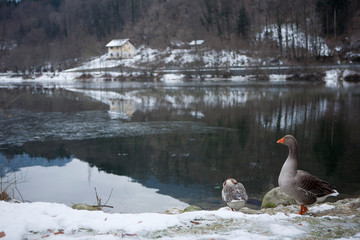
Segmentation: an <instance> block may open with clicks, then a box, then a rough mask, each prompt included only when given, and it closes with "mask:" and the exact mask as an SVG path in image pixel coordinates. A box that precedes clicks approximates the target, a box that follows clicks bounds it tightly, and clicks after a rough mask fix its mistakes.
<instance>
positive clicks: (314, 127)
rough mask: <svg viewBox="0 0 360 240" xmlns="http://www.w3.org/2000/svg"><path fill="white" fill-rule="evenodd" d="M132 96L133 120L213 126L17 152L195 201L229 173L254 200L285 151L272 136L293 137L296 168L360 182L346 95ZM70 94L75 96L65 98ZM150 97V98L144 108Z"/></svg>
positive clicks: (222, 91)
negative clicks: (74, 163) (78, 164)
mask: <svg viewBox="0 0 360 240" xmlns="http://www.w3.org/2000/svg"><path fill="white" fill-rule="evenodd" d="M279 92H281V98H280V99H279ZM54 93H56V92H54ZM137 94H138V95H139V96H137V97H138V99H143V100H144V101H141V102H142V105H141V104H139V105H141V107H142V108H143V109H142V108H140V107H139V109H137V111H136V112H135V113H134V116H133V118H132V119H131V121H136V122H147V121H152V122H155V121H168V122H174V123H175V124H176V123H177V122H181V121H187V122H188V121H193V122H202V123H203V124H204V125H206V126H207V127H209V128H211V129H212V131H207V130H206V131H194V132H192V131H188V130H187V131H185V130H180V128H177V130H174V131H171V133H166V134H165V133H164V134H160V133H153V134H143V135H142V136H132V137H108V138H105V137H104V138H97V139H89V140H82V141H62V142H48V141H47V142H33V143H26V144H24V145H23V146H22V147H21V148H19V149H18V152H19V153H22V152H26V153H28V154H29V155H31V156H43V157H46V158H48V159H54V158H55V157H56V156H74V157H76V158H79V159H81V160H83V161H86V162H88V163H89V164H90V165H91V166H96V167H98V168H99V169H100V170H104V171H106V172H108V173H113V174H118V175H126V176H129V177H131V178H133V179H135V180H136V181H139V182H141V183H142V184H144V185H145V186H147V187H154V188H158V189H160V190H159V192H160V193H163V194H169V195H171V196H174V197H177V198H181V199H183V198H187V199H190V198H191V199H192V200H191V201H192V202H191V203H192V204H197V205H199V204H200V203H201V202H202V199H203V198H213V199H219V196H220V195H219V189H216V188H214V187H217V186H220V185H221V183H222V181H223V180H224V179H225V178H228V177H234V178H236V179H237V180H239V181H241V182H242V183H244V185H245V186H246V188H247V189H249V194H250V196H257V197H258V198H261V197H262V195H263V193H264V192H265V191H267V190H269V189H270V188H271V187H273V186H277V178H278V174H279V172H280V168H281V166H282V164H283V162H284V161H285V158H286V156H287V149H286V148H283V147H282V146H279V145H277V144H276V140H277V139H279V138H280V137H282V136H283V135H285V134H293V135H294V136H295V137H296V138H297V140H298V142H299V145H300V156H299V157H300V159H299V168H300V169H303V170H306V171H310V172H311V173H313V174H314V175H317V176H319V177H321V178H323V179H327V180H328V178H329V177H332V179H329V180H331V183H333V184H335V185H339V183H342V182H347V181H353V182H355V183H358V180H356V179H355V176H357V171H359V170H360V169H359V165H358V164H357V161H356V160H357V159H356V157H358V156H359V148H358V147H357V146H355V145H356V144H355V143H357V142H358V139H359V137H358V133H359V126H358V124H356V123H357V120H356V119H358V117H359V113H358V111H357V109H359V103H358V101H356V100H352V101H350V102H351V103H352V104H353V105H349V104H350V103H349V101H348V94H339V97H338V98H339V100H334V98H333V97H334V93H327V92H321V91H318V89H315V90H314V91H312V90H309V89H308V88H307V89H306V91H304V89H302V88H299V87H296V88H292V87H289V88H286V89H279V88H272V89H271V90H270V91H269V89H268V87H266V88H262V87H252V88H246V87H244V88H243V87H240V88H237V87H236V88H228V87H226V88H222V87H212V88H202V87H189V88H187V89H185V88H183V89H173V88H171V89H160V88H157V89H156V90H154V89H152V90H149V91H145V92H142V93H137ZM73 95H75V96H77V95H76V94H74V93H72V95H69V96H68V97H70V98H72V97H73ZM134 95H135V94H134ZM140 95H141V96H140ZM149 99H150V100H149ZM19 100H20V99H19ZM55 101H57V100H55ZM148 102H153V103H154V102H155V103H154V105H151V106H150V107H149V106H148V105H149V103H148ZM194 109H196V110H198V111H199V112H201V113H203V115H204V117H203V118H201V119H194V118H193V117H192V116H191V115H190V114H188V113H189V112H190V110H194ZM179 112H181V113H179ZM350 113H351V114H350ZM346 114H348V115H346ZM194 125H195V123H194ZM346 129H351V130H352V131H348V130H346ZM112 136H113V135H112ZM10 149H11V148H10ZM349 166H350V167H349ZM156 184H161V186H158V185H156ZM180 188H183V189H185V190H182V191H178V190H179V189H180ZM196 191H198V192H201V194H200V195H201V196H200V195H197V194H196V193H197V192H196ZM189 201H190V200H189ZM196 201H198V202H196ZM219 201H220V200H219Z"/></svg>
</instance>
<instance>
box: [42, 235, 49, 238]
mask: <svg viewBox="0 0 360 240" xmlns="http://www.w3.org/2000/svg"><path fill="white" fill-rule="evenodd" d="M48 237H50V235H49V234H48V235H45V236H42V237H41V238H48Z"/></svg>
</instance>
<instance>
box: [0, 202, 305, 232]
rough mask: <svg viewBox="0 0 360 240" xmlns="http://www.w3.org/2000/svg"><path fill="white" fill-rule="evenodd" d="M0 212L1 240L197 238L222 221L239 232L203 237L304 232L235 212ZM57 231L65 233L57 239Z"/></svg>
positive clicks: (12, 206)
mask: <svg viewBox="0 0 360 240" xmlns="http://www.w3.org/2000/svg"><path fill="white" fill-rule="evenodd" d="M0 210H1V218H0V231H3V232H4V233H5V234H6V236H5V237H4V238H3V239H25V238H27V239H39V238H40V237H44V236H47V237H46V239H99V238H100V239H118V238H119V236H136V237H137V239H148V238H153V237H156V235H159V236H158V237H160V236H161V235H164V236H165V237H164V238H163V239H169V238H168V237H167V236H166V235H167V234H168V233H167V232H171V230H172V228H177V229H182V228H183V231H184V230H185V231H184V233H180V234H178V235H179V236H175V237H174V238H172V239H197V237H196V235H197V234H193V235H189V234H190V233H191V231H186V229H189V228H190V229H191V227H192V225H194V226H195V225H199V228H200V227H203V226H204V225H205V226H208V225H213V224H216V222H219V221H224V222H226V224H231V222H239V223H240V224H241V229H239V227H238V226H237V225H236V224H235V225H234V226H232V227H231V230H230V231H227V230H226V231H221V230H220V231H214V232H211V231H208V233H206V231H204V233H205V234H203V235H201V236H202V237H204V238H208V237H209V238H225V239H243V238H246V239H273V238H274V236H277V238H279V237H288V238H292V237H295V236H298V235H300V234H303V233H304V230H302V229H301V227H299V226H298V225H297V224H291V223H289V222H288V221H289V219H293V218H294V217H296V215H295V214H291V215H290V216H286V215H285V214H283V213H277V214H275V215H268V214H256V215H255V214H254V215H250V214H244V213H241V212H232V211H230V210H229V209H228V208H221V209H219V210H216V211H196V212H187V213H182V214H172V215H170V214H160V213H140V214H119V213H114V214H110V213H104V212H101V211H86V210H74V209H71V208H70V207H67V206H65V205H63V204H57V203H46V202H34V203H8V202H3V201H1V202H0ZM226 224H225V225H226ZM225 227H226V226H225ZM220 229H221V228H220ZM161 231H163V233H162V234H161ZM59 232H61V234H55V233H59ZM135 234H136V235H135ZM170 235H172V234H170ZM99 236H101V237H99ZM105 236H106V238H105Z"/></svg>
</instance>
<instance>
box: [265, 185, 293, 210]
mask: <svg viewBox="0 0 360 240" xmlns="http://www.w3.org/2000/svg"><path fill="white" fill-rule="evenodd" d="M293 204H296V201H295V200H294V199H292V198H290V197H289V196H288V195H286V194H285V193H284V192H282V191H281V190H280V187H276V188H273V189H271V190H270V191H269V192H268V193H266V194H265V196H264V198H263V201H262V204H261V208H274V207H277V206H279V205H283V206H288V205H293Z"/></svg>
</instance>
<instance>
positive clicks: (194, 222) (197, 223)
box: [190, 221, 200, 225]
mask: <svg viewBox="0 0 360 240" xmlns="http://www.w3.org/2000/svg"><path fill="white" fill-rule="evenodd" d="M190 222H191V223H193V224H196V225H199V224H200V223H199V222H196V221H190Z"/></svg>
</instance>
